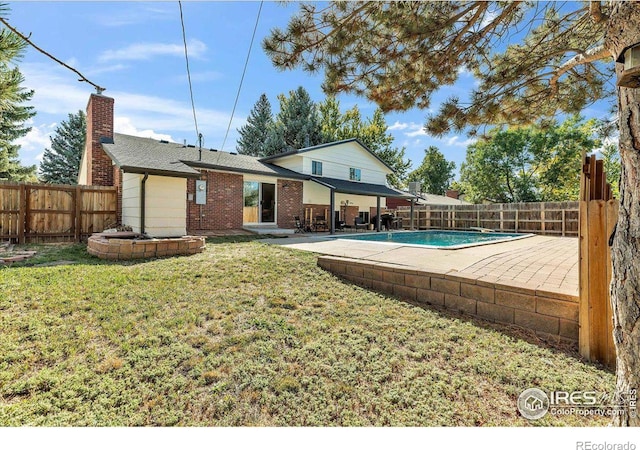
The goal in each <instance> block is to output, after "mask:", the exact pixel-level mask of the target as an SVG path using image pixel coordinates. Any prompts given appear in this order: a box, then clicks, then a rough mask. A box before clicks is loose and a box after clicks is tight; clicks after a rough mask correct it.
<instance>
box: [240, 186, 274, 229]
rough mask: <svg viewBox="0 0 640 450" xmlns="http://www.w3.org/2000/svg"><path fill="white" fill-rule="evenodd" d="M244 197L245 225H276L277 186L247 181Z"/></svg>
mask: <svg viewBox="0 0 640 450" xmlns="http://www.w3.org/2000/svg"><path fill="white" fill-rule="evenodd" d="M243 196H244V208H243V210H242V222H243V223H274V222H275V221H276V185H275V184H273V183H259V182H257V181H245V182H244V186H243Z"/></svg>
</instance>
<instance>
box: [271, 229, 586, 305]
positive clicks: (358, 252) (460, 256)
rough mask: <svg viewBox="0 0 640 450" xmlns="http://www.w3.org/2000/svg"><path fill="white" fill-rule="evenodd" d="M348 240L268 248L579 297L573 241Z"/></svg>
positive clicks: (304, 239)
mask: <svg viewBox="0 0 640 450" xmlns="http://www.w3.org/2000/svg"><path fill="white" fill-rule="evenodd" d="M348 237H349V236H348V235H338V238H342V239H335V238H330V237H328V236H327V235H323V236H318V235H313V236H311V235H305V236H301V237H297V236H296V237H290V238H287V239H268V240H265V241H266V242H268V243H272V244H278V245H282V246H284V247H290V248H296V249H299V250H306V251H311V252H315V253H319V254H324V255H331V256H341V257H347V258H352V259H362V260H365V261H373V262H379V263H387V264H395V265H399V266H405V267H406V268H415V269H422V270H437V271H445V272H457V274H456V275H458V276H460V277H465V276H468V277H469V278H473V279H477V278H480V277H483V278H484V279H494V280H495V282H496V283H500V282H508V283H509V284H511V285H518V286H521V287H523V288H529V289H533V290H535V289H545V290H548V291H553V292H558V293H561V294H569V295H573V296H577V295H578V286H579V284H578V262H579V261H578V239H577V238H567V237H565V238H563V237H553V236H532V237H529V238H526V239H521V240H517V241H511V242H503V243H497V244H489V245H481V246H477V247H470V248H464V249H458V250H440V249H429V248H418V247H408V246H405V245H402V244H380V243H375V242H366V241H354V240H351V241H350V240H348Z"/></svg>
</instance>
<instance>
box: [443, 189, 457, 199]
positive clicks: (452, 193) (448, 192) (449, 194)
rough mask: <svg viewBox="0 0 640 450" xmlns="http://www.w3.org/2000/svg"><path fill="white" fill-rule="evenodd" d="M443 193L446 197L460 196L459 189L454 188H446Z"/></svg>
mask: <svg viewBox="0 0 640 450" xmlns="http://www.w3.org/2000/svg"><path fill="white" fill-rule="evenodd" d="M444 195H446V196H447V197H451V198H455V199H457V198H458V197H460V191H458V190H455V189H447V190H446V192H445V193H444Z"/></svg>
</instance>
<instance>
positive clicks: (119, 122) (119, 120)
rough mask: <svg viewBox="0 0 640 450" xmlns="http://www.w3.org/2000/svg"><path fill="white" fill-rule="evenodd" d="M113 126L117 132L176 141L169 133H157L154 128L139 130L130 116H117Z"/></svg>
mask: <svg viewBox="0 0 640 450" xmlns="http://www.w3.org/2000/svg"><path fill="white" fill-rule="evenodd" d="M113 128H114V131H115V132H116V133H122V134H128V135H131V136H139V137H146V138H152V139H156V140H158V141H160V140H164V141H169V142H175V141H174V140H173V139H172V138H171V135H169V134H162V133H156V132H155V131H153V130H138V129H137V128H136V127H135V126H134V125H133V123H131V119H130V118H128V117H115V118H114V119H113Z"/></svg>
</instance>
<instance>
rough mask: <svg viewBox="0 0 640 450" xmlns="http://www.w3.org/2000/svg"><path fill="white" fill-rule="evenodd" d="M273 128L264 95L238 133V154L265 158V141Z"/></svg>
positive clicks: (269, 107) (267, 101)
mask: <svg viewBox="0 0 640 450" xmlns="http://www.w3.org/2000/svg"><path fill="white" fill-rule="evenodd" d="M272 127H273V115H272V114H271V103H269V99H268V98H267V96H266V94H262V95H260V98H259V99H258V101H257V102H256V104H255V105H254V106H253V108H252V109H251V112H250V113H249V117H248V118H247V123H246V125H243V126H242V127H241V128H240V129H239V130H238V132H239V133H240V138H238V153H240V154H242V155H250V156H265V155H266V154H267V152H266V145H267V140H268V138H269V133H270V132H271V129H272Z"/></svg>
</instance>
